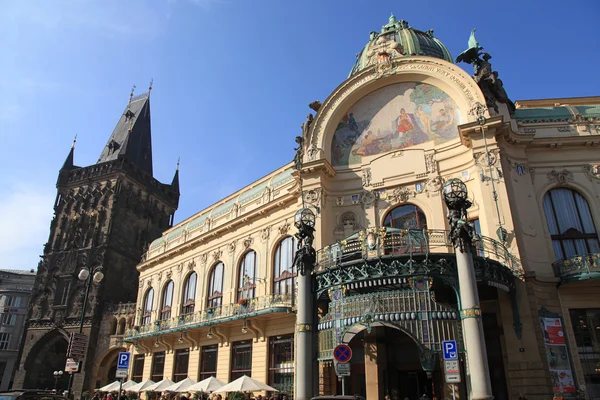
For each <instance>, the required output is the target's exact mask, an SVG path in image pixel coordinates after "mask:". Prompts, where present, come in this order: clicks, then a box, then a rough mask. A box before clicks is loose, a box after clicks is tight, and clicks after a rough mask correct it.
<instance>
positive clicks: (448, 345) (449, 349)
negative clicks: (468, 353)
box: [442, 340, 458, 360]
mask: <svg viewBox="0 0 600 400" xmlns="http://www.w3.org/2000/svg"><path fill="white" fill-rule="evenodd" d="M442 352H443V353H444V360H458V348H457V347H456V340H444V341H443V342H442Z"/></svg>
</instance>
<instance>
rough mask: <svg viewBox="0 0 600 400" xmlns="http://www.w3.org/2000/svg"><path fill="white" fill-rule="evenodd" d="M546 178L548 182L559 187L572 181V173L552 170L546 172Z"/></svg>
mask: <svg viewBox="0 0 600 400" xmlns="http://www.w3.org/2000/svg"><path fill="white" fill-rule="evenodd" d="M546 176H547V178H548V182H556V183H558V184H560V185H564V184H565V183H567V182H571V181H573V173H572V172H570V171H569V170H567V169H563V170H562V171H560V172H559V171H557V170H555V169H553V170H552V171H550V172H548V174H547V175H546Z"/></svg>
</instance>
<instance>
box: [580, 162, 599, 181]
mask: <svg viewBox="0 0 600 400" xmlns="http://www.w3.org/2000/svg"><path fill="white" fill-rule="evenodd" d="M582 169H583V172H585V174H586V176H587V177H588V179H589V180H592V179H596V180H600V164H588V165H584V166H583V168H582Z"/></svg>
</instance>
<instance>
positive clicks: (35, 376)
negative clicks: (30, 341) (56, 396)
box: [24, 330, 69, 389]
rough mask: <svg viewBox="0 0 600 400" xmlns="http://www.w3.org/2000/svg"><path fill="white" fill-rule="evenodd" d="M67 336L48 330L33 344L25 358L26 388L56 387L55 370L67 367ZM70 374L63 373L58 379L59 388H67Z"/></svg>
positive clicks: (57, 385)
mask: <svg viewBox="0 0 600 400" xmlns="http://www.w3.org/2000/svg"><path fill="white" fill-rule="evenodd" d="M68 346H69V343H68V342H67V339H66V338H65V336H64V335H63V334H62V333H60V332H59V331H57V330H54V331H51V332H48V333H47V334H46V335H44V336H42V338H41V339H40V340H39V341H38V342H37V343H36V344H35V345H33V348H32V349H31V350H30V351H29V355H28V356H27V359H26V360H25V371H26V373H25V382H24V386H25V388H26V389H52V388H54V371H63V370H64V369H65V363H66V354H67V347H68ZM68 380H69V375H68V374H63V375H62V377H60V378H59V379H58V381H57V384H56V387H57V388H58V389H66V387H67V384H68Z"/></svg>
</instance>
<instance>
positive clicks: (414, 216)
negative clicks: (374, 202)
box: [374, 204, 429, 254]
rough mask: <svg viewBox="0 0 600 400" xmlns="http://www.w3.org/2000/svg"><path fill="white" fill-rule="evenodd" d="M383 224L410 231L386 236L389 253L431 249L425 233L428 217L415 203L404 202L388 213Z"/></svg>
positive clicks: (420, 251) (419, 251)
mask: <svg viewBox="0 0 600 400" xmlns="http://www.w3.org/2000/svg"><path fill="white" fill-rule="evenodd" d="M383 226H384V227H387V228H395V229H402V230H405V231H408V234H392V235H388V237H386V247H387V248H388V249H387V252H388V253H390V254H391V253H397V254H404V253H424V252H427V251H428V250H429V246H428V240H427V238H426V236H425V233H424V232H425V230H426V229H427V218H425V213H424V212H423V210H421V209H420V208H419V207H417V206H415V205H414V204H403V205H400V206H398V207H395V208H393V209H392V210H391V211H390V212H388V214H387V215H386V217H385V219H384V221H383ZM374 239H375V238H374Z"/></svg>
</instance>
